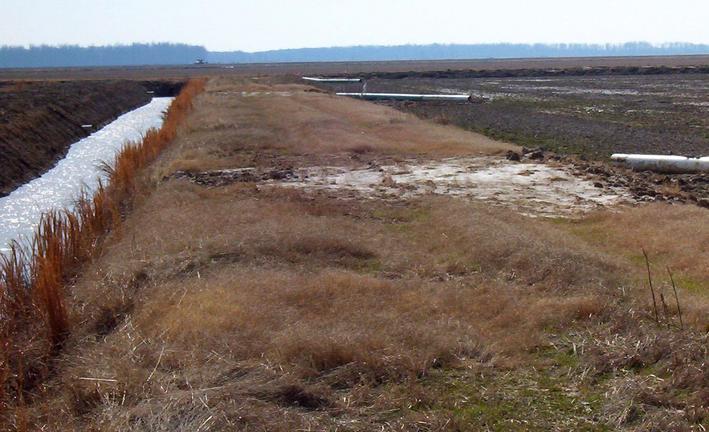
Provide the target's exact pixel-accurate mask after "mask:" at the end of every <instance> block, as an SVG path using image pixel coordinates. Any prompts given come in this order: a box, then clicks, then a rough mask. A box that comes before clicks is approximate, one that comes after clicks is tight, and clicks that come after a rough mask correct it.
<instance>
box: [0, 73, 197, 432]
mask: <svg viewBox="0 0 709 432" xmlns="http://www.w3.org/2000/svg"><path fill="white" fill-rule="evenodd" d="M203 86H204V83H203V82H201V81H198V80H195V81H191V82H189V83H188V84H187V85H186V86H185V88H184V90H183V91H182V92H181V93H180V94H179V95H178V97H177V98H176V99H175V100H174V102H173V103H172V104H171V106H170V108H169V110H168V112H167V113H166V116H165V121H164V124H163V126H162V128H161V129H159V130H150V131H148V132H147V133H146V135H145V137H144V138H143V140H142V141H141V142H136V143H129V144H127V145H126V146H125V147H124V148H123V149H122V150H121V152H120V153H119V154H118V155H117V156H116V159H115V162H114V164H113V165H112V166H108V165H107V166H106V170H107V172H108V181H107V183H106V184H105V185H100V186H99V189H98V191H97V192H96V193H95V194H94V195H93V196H82V197H80V199H79V200H78V201H77V205H76V209H75V210H72V211H55V212H51V213H48V214H46V215H45V216H44V217H43V219H42V221H41V223H40V226H39V228H38V230H37V231H36V233H35V235H34V238H33V241H32V243H31V245H21V244H15V245H13V247H12V251H11V252H10V253H9V254H8V255H7V256H2V257H0V317H1V318H2V321H0V347H2V351H1V352H0V404H2V405H0V406H2V407H3V408H4V409H7V408H8V407H12V406H14V407H19V408H20V409H21V408H22V406H23V405H24V403H25V401H26V399H28V398H29V399H31V398H32V397H34V395H35V394H36V392H38V391H40V389H41V385H42V382H43V380H44V379H45V378H46V377H48V376H50V375H51V373H52V370H53V369H54V365H53V359H54V358H55V357H56V356H57V355H58V354H59V353H60V351H61V349H62V347H63V346H64V344H65V342H66V340H67V338H68V337H69V336H70V334H71V331H72V327H73V326H74V324H75V323H73V322H72V321H73V320H72V319H71V317H70V315H71V312H72V310H71V305H70V306H68V305H67V295H68V293H67V292H66V288H67V285H70V284H71V283H72V281H73V280H74V278H75V277H76V275H77V274H78V273H79V271H80V270H81V269H82V268H84V267H85V266H86V264H87V263H89V262H91V261H92V260H93V259H94V258H95V257H97V256H99V255H100V253H101V245H102V243H103V240H104V239H105V238H106V236H107V235H108V234H109V233H110V232H112V231H114V232H115V231H116V230H117V229H119V227H120V224H121V219H122V218H123V217H125V215H126V210H127V209H128V208H129V207H130V206H131V204H132V200H133V196H134V195H135V194H136V192H137V190H136V183H135V182H136V176H137V175H138V173H139V172H140V171H141V170H142V169H144V168H145V167H146V166H147V165H148V164H149V163H151V162H152V161H153V160H155V158H156V157H157V156H158V154H159V153H160V152H161V151H162V150H163V149H164V148H165V147H166V146H167V145H168V144H169V143H170V142H171V141H172V140H173V139H174V138H175V135H176V134H177V130H178V127H179V125H180V123H181V122H182V121H183V120H184V118H185V117H186V115H187V113H188V112H189V111H190V109H191V107H192V99H193V98H194V96H195V95H196V94H197V93H199V92H200V91H201V90H202V88H203ZM3 417H4V416H3ZM17 419H18V420H21V418H20V417H17ZM16 426H17V427H18V428H21V427H22V424H21V422H20V424H17V425H16Z"/></svg>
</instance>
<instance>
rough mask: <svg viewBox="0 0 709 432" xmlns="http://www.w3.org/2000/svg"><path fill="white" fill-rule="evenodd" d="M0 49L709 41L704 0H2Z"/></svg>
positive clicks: (708, 4) (708, 11)
mask: <svg viewBox="0 0 709 432" xmlns="http://www.w3.org/2000/svg"><path fill="white" fill-rule="evenodd" d="M0 17H2V25H1V26H0V45H25V46H27V45H30V44H35V45H38V44H50V45H56V44H78V45H82V46H86V45H108V44H116V43H133V42H184V43H190V44H195V45H203V46H205V47H207V49H209V50H211V51H233V50H242V51H262V50H271V49H281V48H303V47H325V46H351V45H400V44H428V43H466V44H468V43H494V42H517V43H537V42H539V43H562V42H564V43H622V42H631V41H647V42H651V43H663V42H693V43H705V44H706V43H709V0H594V1H589V0H483V1H480V0H467V1H466V0H354V1H350V2H345V1H341V0H0Z"/></svg>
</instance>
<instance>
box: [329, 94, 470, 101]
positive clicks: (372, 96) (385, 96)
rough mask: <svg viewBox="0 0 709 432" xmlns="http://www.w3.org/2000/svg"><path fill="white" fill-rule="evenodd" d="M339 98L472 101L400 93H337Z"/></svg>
mask: <svg viewBox="0 0 709 432" xmlns="http://www.w3.org/2000/svg"><path fill="white" fill-rule="evenodd" d="M337 95H338V96H347V97H354V98H359V99H366V100H408V101H434V100H435V101H440V100H447V101H460V102H465V101H468V100H470V95H462V94H461V95H450V94H445V95H440V94H399V93H337Z"/></svg>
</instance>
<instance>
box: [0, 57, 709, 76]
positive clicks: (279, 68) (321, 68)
mask: <svg viewBox="0 0 709 432" xmlns="http://www.w3.org/2000/svg"><path fill="white" fill-rule="evenodd" d="M706 66H709V55H695V56H660V57H652V56H648V57H586V58H579V57H576V58H553V59H550V58H537V59H480V60H435V61H433V60H429V61H391V62H384V61H380V62H317V63H254V64H234V65H222V64H207V65H199V66H197V65H175V66H144V67H103V68H100V67H82V68H48V69H41V68H38V69H0V80H39V81H44V80H66V79H72V80H74V79H88V80H100V79H135V80H146V79H157V80H163V79H166V78H171V79H180V80H183V79H186V78H189V77H199V76H225V75H237V76H244V75H245V76H254V75H260V76H269V77H273V76H274V75H281V76H282V75H293V76H297V77H300V76H301V75H303V74H355V73H356V74H373V73H408V72H424V73H428V74H430V73H432V71H433V72H434V73H435V72H440V73H444V72H449V71H478V72H486V73H487V74H509V72H508V71H511V70H512V71H520V70H524V69H526V70H550V69H551V70H557V69H571V68H613V67H615V68H647V67H653V68H658V67H668V68H685V67H706ZM630 73H632V71H630ZM271 81H272V80H271Z"/></svg>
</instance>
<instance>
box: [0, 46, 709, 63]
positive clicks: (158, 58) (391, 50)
mask: <svg viewBox="0 0 709 432" xmlns="http://www.w3.org/2000/svg"><path fill="white" fill-rule="evenodd" d="M688 54H709V45H706V44H690V43H669V44H662V45H653V44H649V43H646V42H631V43H625V44H617V45H616V44H606V45H602V44H591V45H588V44H503V43H500V44H475V45H441V44H433V45H400V46H353V47H331V48H301V49H285V50H274V51H262V52H255V53H248V52H243V51H229V52H210V51H207V49H206V48H204V47H201V46H195V45H186V44H172V43H156V44H133V45H111V46H92V47H80V46H75V45H64V46H48V45H41V46H30V47H29V48H25V47H12V46H5V47H0V68H12V67H18V68H21V67H71V66H132V65H133V66H134V65H178V64H189V63H193V62H195V61H196V60H197V59H204V60H206V61H208V62H210V63H261V62H264V63H268V62H317V61H381V60H455V59H485V58H529V57H599V56H642V55H688Z"/></svg>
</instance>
